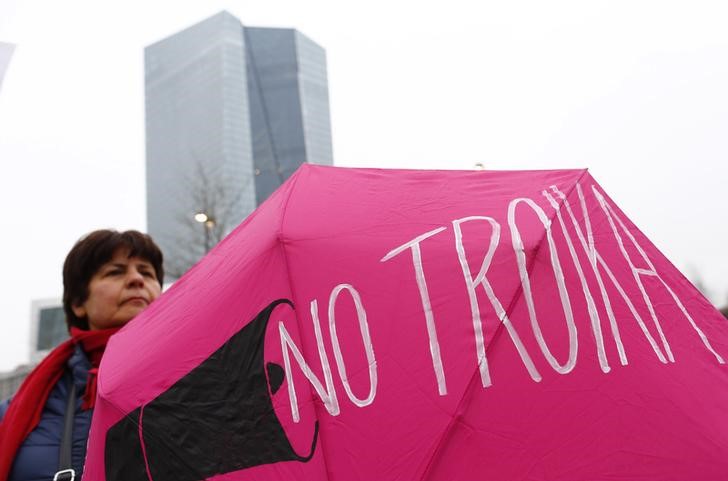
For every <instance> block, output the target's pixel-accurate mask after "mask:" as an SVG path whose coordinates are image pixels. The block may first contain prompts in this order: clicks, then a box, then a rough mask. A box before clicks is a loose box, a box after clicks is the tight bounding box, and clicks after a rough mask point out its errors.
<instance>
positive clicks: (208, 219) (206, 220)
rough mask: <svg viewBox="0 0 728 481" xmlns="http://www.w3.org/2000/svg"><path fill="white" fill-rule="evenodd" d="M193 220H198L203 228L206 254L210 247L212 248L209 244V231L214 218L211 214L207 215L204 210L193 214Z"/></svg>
mask: <svg viewBox="0 0 728 481" xmlns="http://www.w3.org/2000/svg"><path fill="white" fill-rule="evenodd" d="M194 218H195V220H196V221H197V222H199V223H200V224H203V226H204V229H205V254H207V253H208V252H209V251H210V249H212V245H211V241H212V239H211V235H210V234H211V231H212V229H213V228H214V227H215V218H214V217H213V216H211V215H208V214H207V213H205V212H198V213H196V214H195V216H194Z"/></svg>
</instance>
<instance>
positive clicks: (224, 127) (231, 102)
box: [145, 12, 333, 277]
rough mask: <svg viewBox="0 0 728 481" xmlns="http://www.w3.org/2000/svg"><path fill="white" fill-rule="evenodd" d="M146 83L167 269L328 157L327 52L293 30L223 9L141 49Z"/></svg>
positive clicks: (176, 270) (157, 232) (150, 185)
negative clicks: (247, 22)
mask: <svg viewBox="0 0 728 481" xmlns="http://www.w3.org/2000/svg"><path fill="white" fill-rule="evenodd" d="M145 86H146V137H147V139H146V149H147V224H148V230H149V233H150V234H151V235H152V236H153V237H154V238H155V240H156V241H157V242H158V243H159V244H160V246H161V247H162V250H163V251H164V254H165V258H166V259H167V262H166V268H167V269H168V271H169V272H170V274H171V275H172V277H178V276H179V275H180V274H181V273H182V272H183V271H184V270H186V269H187V268H188V267H189V266H190V265H191V264H192V263H193V262H195V261H196V260H197V259H198V258H199V257H200V256H201V255H202V254H203V253H204V252H205V251H206V250H207V249H208V248H209V247H211V245H212V244H214V243H215V242H216V241H217V240H219V238H220V237H222V236H223V235H225V234H227V232H229V231H230V230H231V229H232V228H234V227H235V226H236V225H237V224H238V223H240V222H241V221H242V220H243V219H244V218H245V217H246V216H247V215H248V214H250V212H252V211H253V210H254V209H255V207H256V206H257V205H258V204H259V203H261V202H262V201H264V200H265V199H266V198H267V197H268V195H270V193H271V192H273V191H274V190H275V189H276V188H277V187H278V186H279V185H280V184H281V183H282V182H283V181H285V179H287V178H288V177H289V176H290V174H291V173H292V172H293V171H295V170H296V168H298V166H299V165H300V164H301V163H303V162H312V163H316V164H327V165H331V164H332V163H333V158H332V148H331V123H330V118H329V101H328V83H327V75H326V53H325V51H324V49H323V48H321V47H320V46H319V45H317V44H316V43H314V42H313V41H312V40H310V39H308V38H307V37H305V36H304V35H302V34H301V33H300V32H297V31H296V30H293V29H279V28H249V27H244V26H243V25H242V24H241V22H240V20H238V19H237V18H236V17H234V16H233V15H231V14H229V13H228V12H220V13H218V14H217V15H214V16H213V17H210V18H208V19H206V20H204V21H202V22H200V23H198V24H196V25H193V26H191V27H189V28H187V29H185V30H183V31H181V32H179V33H176V34H174V35H172V36H170V37H168V38H165V39H163V40H161V41H159V42H157V43H155V44H153V45H150V46H148V47H147V48H146V49H145ZM195 214H201V215H198V216H197V220H198V223H195V220H194V216H195ZM202 214H204V216H203V215H202Z"/></svg>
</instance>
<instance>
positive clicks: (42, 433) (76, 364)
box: [0, 346, 92, 481]
mask: <svg viewBox="0 0 728 481" xmlns="http://www.w3.org/2000/svg"><path fill="white" fill-rule="evenodd" d="M68 368H69V372H70V373H71V374H68V373H66V374H64V375H63V376H62V377H61V380H60V381H58V383H57V384H56V386H55V387H54V388H53V390H52V391H51V394H50V397H49V398H48V402H47V403H46V405H45V409H43V414H42V416H41V419H40V423H39V424H38V426H37V427H36V428H35V429H34V430H33V432H31V433H30V434H29V435H28V437H27V438H26V439H25V442H24V443H23V445H22V446H21V447H20V449H19V450H18V453H17V454H16V456H15V462H14V463H13V468H12V469H11V471H10V477H9V478H8V481H51V480H52V479H53V475H54V474H55V473H56V471H58V457H59V451H60V444H61V436H62V435H63V423H64V417H65V414H66V403H67V400H68V387H69V386H70V380H71V377H73V382H74V383H75V384H76V393H77V395H76V396H77V399H76V416H75V418H74V427H73V448H72V451H71V455H72V458H73V467H74V469H75V470H76V480H80V479H81V475H82V474H83V473H82V470H83V462H84V459H85V457H86V441H87V439H88V431H89V427H90V426H91V412H92V411H82V410H81V404H82V403H83V400H82V399H81V397H82V396H83V393H84V391H85V390H86V380H87V378H88V371H89V369H90V368H91V364H90V363H89V361H88V359H87V358H86V355H85V354H84V352H83V351H82V350H81V348H80V347H78V346H76V351H75V352H74V353H73V355H72V356H71V359H69V360H68ZM8 403H9V401H5V402H3V403H0V419H2V418H3V417H5V412H6V411H7V408H8Z"/></svg>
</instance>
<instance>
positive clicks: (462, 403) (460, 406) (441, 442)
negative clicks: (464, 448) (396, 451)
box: [419, 169, 589, 481]
mask: <svg viewBox="0 0 728 481" xmlns="http://www.w3.org/2000/svg"><path fill="white" fill-rule="evenodd" d="M588 172H589V170H588V169H584V170H583V171H582V172H581V175H579V177H578V178H577V179H576V180H575V181H574V184H573V185H572V186H571V188H570V189H569V192H568V193H567V194H566V195H565V196H564V198H562V199H561V201H560V203H559V206H558V209H554V213H553V214H552V216H551V217H550V218H549V222H550V221H552V220H553V219H554V217H555V216H556V213H557V212H558V211H559V210H560V209H561V207H562V206H563V205H564V202H566V199H567V198H568V197H570V196H571V193H572V192H574V189H576V185H577V184H578V183H579V182H580V181H581V179H582V178H583V177H584V176H585V175H586V174H587V173H588ZM545 237H546V230H545V229H544V232H543V235H542V236H541V239H540V240H539V241H538V243H537V244H536V248H535V249H534V256H533V257H536V255H537V254H538V252H539V251H540V250H541V246H543V244H544V238H545ZM534 266H535V263H533V262H532V263H531V266H530V267H528V268H527V271H528V272H527V275H528V276H529V277H530V276H531V271H532V270H533V268H534ZM522 295H523V284H521V285H520V286H519V287H518V289H517V290H516V293H515V295H514V296H513V298H512V299H511V302H510V304H508V308H507V309H506V316H508V318H509V319H510V317H511V313H512V312H513V309H514V308H515V306H516V303H517V301H518V300H520V299H521V296H522ZM502 332H503V322H500V323H499V324H498V327H497V328H496V331H495V333H494V334H493V337H492V338H491V340H490V342H489V343H488V344H487V345H485V346H483V347H484V350H485V352H486V353H487V352H488V351H489V349H490V346H492V345H493V343H494V342H495V341H496V339H497V338H498V337H500V335H501V333H502ZM479 372H480V366H476V367H475V369H473V374H472V376H470V380H469V381H468V384H467V385H466V386H465V389H464V390H463V395H462V396H461V397H460V400H459V401H458V403H457V406H456V407H455V413H454V414H453V415H452V416H451V418H450V422H448V424H447V426H445V429H444V430H443V432H442V434H441V435H440V438H439V439H438V441H437V444H436V446H435V449H434V450H433V452H432V455H431V456H430V459H429V461H428V462H427V464H426V465H425V469H424V471H423V472H422V476H421V477H420V478H419V480H420V481H426V480H427V479H428V477H429V475H430V473H431V470H432V466H433V465H434V461H435V458H436V456H437V454H438V453H439V452H440V451H441V450H442V449H443V447H444V446H445V441H446V440H447V439H448V438H449V437H450V434H451V432H452V430H453V428H454V427H455V425H456V424H457V422H458V421H459V420H460V418H461V417H462V413H463V412H464V411H465V409H466V408H467V407H468V405H469V400H470V396H469V394H472V392H473V391H474V389H473V386H474V385H475V384H476V382H475V380H476V379H477V378H478V377H479V376H478V374H479Z"/></svg>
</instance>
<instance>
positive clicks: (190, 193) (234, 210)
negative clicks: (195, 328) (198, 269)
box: [165, 160, 255, 279]
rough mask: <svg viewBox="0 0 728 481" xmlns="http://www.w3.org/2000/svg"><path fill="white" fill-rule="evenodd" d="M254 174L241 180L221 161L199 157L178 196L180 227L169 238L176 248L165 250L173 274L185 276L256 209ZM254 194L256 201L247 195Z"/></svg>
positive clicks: (177, 223) (174, 276)
mask: <svg viewBox="0 0 728 481" xmlns="http://www.w3.org/2000/svg"><path fill="white" fill-rule="evenodd" d="M251 174H252V173H251ZM253 178H254V175H250V176H248V178H247V179H243V180H240V181H239V182H238V181H237V180H236V179H233V178H230V177H228V176H226V175H225V174H224V172H223V170H222V169H221V167H220V166H219V165H217V166H214V165H211V164H210V163H204V162H202V161H201V160H196V161H195V164H194V168H193V169H191V172H189V173H188V174H187V175H186V176H185V177H184V185H185V188H184V189H182V190H181V198H180V199H178V205H179V210H178V212H177V214H176V215H175V220H176V225H177V226H178V228H177V229H175V233H174V238H171V239H168V240H169V241H170V243H171V245H172V246H173V249H172V250H171V252H170V254H171V255H167V253H165V255H167V258H166V259H165V271H166V272H167V273H168V274H169V276H170V277H171V278H173V279H177V278H179V277H181V276H182V274H184V273H185V272H186V271H187V270H188V269H189V268H190V267H192V266H193V265H194V264H195V263H196V262H197V261H199V260H200V258H202V257H203V256H204V255H205V254H207V252H209V251H210V250H211V249H212V248H213V247H215V245H217V244H218V243H219V242H220V241H221V240H222V239H223V238H224V237H225V236H226V235H227V234H229V233H230V231H232V230H233V229H234V228H235V227H236V226H237V225H238V223H239V222H240V221H241V220H242V219H243V218H245V216H247V215H248V214H249V213H250V212H251V211H252V210H253V208H254V207H255V204H254V203H255V197H254V193H253ZM250 196H252V197H251V198H252V202H251V201H250V200H249V199H247V198H246V197H250Z"/></svg>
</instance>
